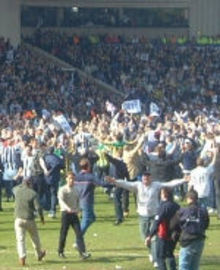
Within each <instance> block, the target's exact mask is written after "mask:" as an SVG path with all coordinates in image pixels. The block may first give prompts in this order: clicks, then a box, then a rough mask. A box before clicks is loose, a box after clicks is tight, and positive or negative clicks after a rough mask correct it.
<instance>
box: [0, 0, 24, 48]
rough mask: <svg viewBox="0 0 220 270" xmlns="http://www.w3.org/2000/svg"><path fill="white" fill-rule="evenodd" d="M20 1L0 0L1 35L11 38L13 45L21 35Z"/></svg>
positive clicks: (17, 42)
mask: <svg viewBox="0 0 220 270" xmlns="http://www.w3.org/2000/svg"><path fill="white" fill-rule="evenodd" d="M20 25H21V23H20V3H19V1H18V0H0V36H2V37H5V38H7V39H10V41H11V43H12V44H13V45H18V44H19V43H20V37H21V26H20Z"/></svg>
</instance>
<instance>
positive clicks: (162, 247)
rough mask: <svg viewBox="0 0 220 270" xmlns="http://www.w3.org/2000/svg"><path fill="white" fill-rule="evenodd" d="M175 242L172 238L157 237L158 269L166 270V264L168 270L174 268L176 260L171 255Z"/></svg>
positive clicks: (174, 269) (173, 269)
mask: <svg viewBox="0 0 220 270" xmlns="http://www.w3.org/2000/svg"><path fill="white" fill-rule="evenodd" d="M175 246H176V243H175V242H173V241H172V240H165V239H162V238H159V237H158V240H157V262H158V269H159V270H167V265H166V259H167V264H168V265H169V269H170V270H176V261H175V257H174V255H173V252H174V249H175Z"/></svg>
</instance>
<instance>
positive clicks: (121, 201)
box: [114, 187, 129, 220]
mask: <svg viewBox="0 0 220 270" xmlns="http://www.w3.org/2000/svg"><path fill="white" fill-rule="evenodd" d="M114 203H115V214H116V218H117V219H118V220H122V219H123V211H125V212H128V210H129V208H128V207H129V191H127V190H125V189H123V188H119V187H116V188H115V193H114Z"/></svg>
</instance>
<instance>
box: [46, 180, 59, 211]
mask: <svg viewBox="0 0 220 270" xmlns="http://www.w3.org/2000/svg"><path fill="white" fill-rule="evenodd" d="M57 190H58V183H54V184H53V185H48V186H47V192H46V195H47V198H48V199H49V200H48V201H49V204H50V213H51V214H55V213H56V205H57Z"/></svg>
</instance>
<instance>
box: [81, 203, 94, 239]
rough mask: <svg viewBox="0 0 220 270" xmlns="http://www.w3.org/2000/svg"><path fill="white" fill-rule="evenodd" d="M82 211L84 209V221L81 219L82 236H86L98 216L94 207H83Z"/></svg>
mask: <svg viewBox="0 0 220 270" xmlns="http://www.w3.org/2000/svg"><path fill="white" fill-rule="evenodd" d="M81 209H82V219H81V224H80V226H81V231H82V235H84V234H85V233H86V231H87V229H88V228H89V226H91V224H92V223H93V222H95V220H96V216H95V213H94V206H93V205H83V206H82V207H81Z"/></svg>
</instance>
